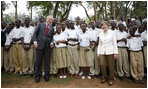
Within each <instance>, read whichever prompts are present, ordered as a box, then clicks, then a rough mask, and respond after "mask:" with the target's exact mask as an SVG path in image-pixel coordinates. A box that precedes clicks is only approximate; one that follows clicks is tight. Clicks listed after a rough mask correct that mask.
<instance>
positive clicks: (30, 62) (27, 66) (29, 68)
mask: <svg viewBox="0 0 148 89" xmlns="http://www.w3.org/2000/svg"><path fill="white" fill-rule="evenodd" d="M22 62H23V73H24V74H33V73H34V59H33V45H31V47H30V49H29V50H25V49H24V48H23V60H22Z"/></svg>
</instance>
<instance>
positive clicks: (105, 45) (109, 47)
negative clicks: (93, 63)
mask: <svg viewBox="0 0 148 89" xmlns="http://www.w3.org/2000/svg"><path fill="white" fill-rule="evenodd" d="M97 54H102V55H110V54H118V49H117V40H116V34H115V32H113V31H112V30H108V31H107V33H106V34H104V32H102V33H101V34H100V37H99V44H98V51H97Z"/></svg>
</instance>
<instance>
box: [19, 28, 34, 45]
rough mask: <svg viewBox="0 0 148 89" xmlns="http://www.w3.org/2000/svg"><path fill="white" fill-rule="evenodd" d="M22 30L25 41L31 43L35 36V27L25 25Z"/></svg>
mask: <svg viewBox="0 0 148 89" xmlns="http://www.w3.org/2000/svg"><path fill="white" fill-rule="evenodd" d="M21 32H22V36H23V38H24V43H30V41H31V39H32V37H33V33H34V28H33V27H31V26H30V27H28V28H26V27H24V28H23V30H22V31H21Z"/></svg>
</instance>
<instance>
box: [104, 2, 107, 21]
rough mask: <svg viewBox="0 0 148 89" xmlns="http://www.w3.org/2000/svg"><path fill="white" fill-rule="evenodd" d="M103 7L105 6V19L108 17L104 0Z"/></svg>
mask: <svg viewBox="0 0 148 89" xmlns="http://www.w3.org/2000/svg"><path fill="white" fill-rule="evenodd" d="M104 7H105V20H107V19H108V18H107V9H106V2H105V5H104Z"/></svg>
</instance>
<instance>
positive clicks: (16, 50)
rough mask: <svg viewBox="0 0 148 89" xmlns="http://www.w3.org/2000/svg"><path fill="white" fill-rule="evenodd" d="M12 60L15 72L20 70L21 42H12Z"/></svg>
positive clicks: (21, 66) (21, 68) (21, 69)
mask: <svg viewBox="0 0 148 89" xmlns="http://www.w3.org/2000/svg"><path fill="white" fill-rule="evenodd" d="M12 48H13V62H14V67H15V72H22V71H23V65H22V58H23V57H22V45H21V44H13V46H12Z"/></svg>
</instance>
